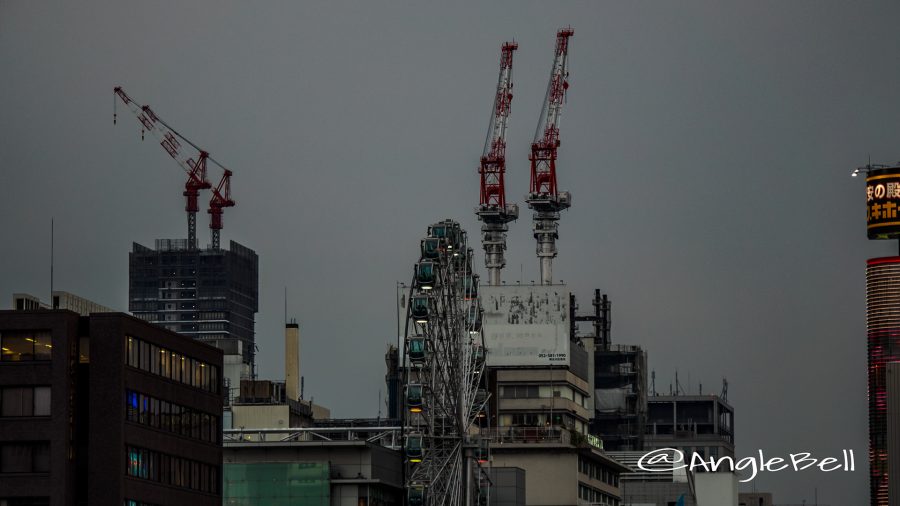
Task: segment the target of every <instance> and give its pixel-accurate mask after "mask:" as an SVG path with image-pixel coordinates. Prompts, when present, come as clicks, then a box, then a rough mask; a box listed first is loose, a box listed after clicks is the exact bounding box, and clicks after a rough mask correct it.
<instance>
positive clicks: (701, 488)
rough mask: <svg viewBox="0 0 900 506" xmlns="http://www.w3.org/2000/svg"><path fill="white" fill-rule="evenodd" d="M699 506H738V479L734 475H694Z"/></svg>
mask: <svg viewBox="0 0 900 506" xmlns="http://www.w3.org/2000/svg"><path fill="white" fill-rule="evenodd" d="M694 488H695V490H696V494H697V506H738V478H737V475H735V474H734V473H697V474H695V475H694Z"/></svg>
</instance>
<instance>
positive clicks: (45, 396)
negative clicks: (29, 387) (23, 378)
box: [34, 387, 50, 416]
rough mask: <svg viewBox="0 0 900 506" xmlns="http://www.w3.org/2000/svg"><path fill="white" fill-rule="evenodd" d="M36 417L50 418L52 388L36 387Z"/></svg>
mask: <svg viewBox="0 0 900 506" xmlns="http://www.w3.org/2000/svg"><path fill="white" fill-rule="evenodd" d="M34 416H50V387H34Z"/></svg>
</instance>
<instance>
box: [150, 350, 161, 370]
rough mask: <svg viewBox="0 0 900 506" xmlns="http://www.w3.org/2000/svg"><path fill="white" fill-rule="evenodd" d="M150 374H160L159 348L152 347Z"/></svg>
mask: <svg viewBox="0 0 900 506" xmlns="http://www.w3.org/2000/svg"><path fill="white" fill-rule="evenodd" d="M150 372H151V373H153V374H159V346H157V345H155V344H151V345H150Z"/></svg>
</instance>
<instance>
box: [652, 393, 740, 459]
mask: <svg viewBox="0 0 900 506" xmlns="http://www.w3.org/2000/svg"><path fill="white" fill-rule="evenodd" d="M659 448H677V449H679V450H681V451H682V452H684V455H685V458H686V459H689V458H690V456H691V455H693V454H694V453H697V454H699V455H700V456H701V457H703V458H709V457H713V458H718V457H732V458H734V408H732V407H731V405H729V404H728V402H727V401H726V400H725V399H723V398H721V397H719V396H718V395H655V396H651V397H649V398H648V399H647V430H646V434H645V435H644V449H645V450H656V449H659Z"/></svg>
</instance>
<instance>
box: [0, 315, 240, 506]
mask: <svg viewBox="0 0 900 506" xmlns="http://www.w3.org/2000/svg"><path fill="white" fill-rule="evenodd" d="M0 349H2V354H0V503H2V504H4V506H20V505H21V506H40V505H47V506H68V505H94V504H110V505H118V504H122V505H124V506H140V505H163V504H192V505H196V506H203V505H208V506H212V505H218V504H221V459H222V450H221V413H222V394H221V386H220V383H221V382H220V378H221V376H220V371H221V367H222V352H221V351H220V350H217V349H215V348H213V347H211V346H207V345H204V344H202V343H197V342H193V341H190V340H186V339H184V338H183V337H182V336H178V335H176V334H174V333H172V332H168V331H166V330H163V329H161V328H158V327H156V326H153V325H150V324H148V323H145V322H143V321H140V320H138V319H136V318H133V317H130V316H128V315H124V314H121V313H95V314H93V315H91V316H87V317H85V316H79V315H78V314H76V313H74V312H70V311H55V310H40V311H0Z"/></svg>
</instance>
